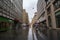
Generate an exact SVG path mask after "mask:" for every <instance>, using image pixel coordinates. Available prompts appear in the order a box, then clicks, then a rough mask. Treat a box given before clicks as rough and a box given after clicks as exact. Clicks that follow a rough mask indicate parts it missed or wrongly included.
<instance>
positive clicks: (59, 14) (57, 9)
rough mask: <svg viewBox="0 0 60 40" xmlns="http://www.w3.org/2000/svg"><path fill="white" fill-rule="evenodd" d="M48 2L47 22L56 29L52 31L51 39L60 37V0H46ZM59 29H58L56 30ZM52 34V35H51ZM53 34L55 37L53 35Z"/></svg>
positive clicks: (57, 39)
mask: <svg viewBox="0 0 60 40" xmlns="http://www.w3.org/2000/svg"><path fill="white" fill-rule="evenodd" d="M45 2H46V23H47V26H48V27H49V28H50V29H55V30H52V32H50V33H49V34H50V36H49V37H50V39H51V40H60V39H59V35H60V34H59V29H60V0H45ZM56 30H58V31H56ZM51 34H52V35H51ZM52 36H53V37H52Z"/></svg>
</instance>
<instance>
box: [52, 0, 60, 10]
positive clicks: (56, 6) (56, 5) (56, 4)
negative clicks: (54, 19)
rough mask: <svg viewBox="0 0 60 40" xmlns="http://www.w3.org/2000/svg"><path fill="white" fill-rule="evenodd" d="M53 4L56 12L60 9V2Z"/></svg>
mask: <svg viewBox="0 0 60 40" xmlns="http://www.w3.org/2000/svg"><path fill="white" fill-rule="evenodd" d="M53 4H54V8H55V10H56V9H58V8H60V0H56V1H55V2H54V3H53Z"/></svg>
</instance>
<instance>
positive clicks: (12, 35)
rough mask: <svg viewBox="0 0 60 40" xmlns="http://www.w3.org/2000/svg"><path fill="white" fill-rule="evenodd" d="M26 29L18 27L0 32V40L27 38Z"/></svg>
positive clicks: (24, 39) (25, 39) (22, 39)
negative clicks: (17, 28)
mask: <svg viewBox="0 0 60 40" xmlns="http://www.w3.org/2000/svg"><path fill="white" fill-rule="evenodd" d="M27 38H28V29H19V30H16V31H14V30H13V31H11V30H9V31H7V32H0V40H27Z"/></svg>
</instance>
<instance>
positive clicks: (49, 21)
mask: <svg viewBox="0 0 60 40" xmlns="http://www.w3.org/2000/svg"><path fill="white" fill-rule="evenodd" d="M48 24H49V27H52V24H51V17H50V16H48Z"/></svg>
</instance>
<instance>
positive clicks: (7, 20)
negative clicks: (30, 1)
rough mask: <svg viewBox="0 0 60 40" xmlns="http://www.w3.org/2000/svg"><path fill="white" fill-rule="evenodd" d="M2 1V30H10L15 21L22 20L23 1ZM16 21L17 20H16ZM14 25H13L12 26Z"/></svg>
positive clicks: (0, 5)
mask: <svg viewBox="0 0 60 40" xmlns="http://www.w3.org/2000/svg"><path fill="white" fill-rule="evenodd" d="M17 1H18V0H0V29H1V30H5V29H6V28H9V27H10V26H11V24H12V23H14V22H15V21H18V20H19V22H20V20H21V18H22V10H23V7H22V0H19V2H17ZM15 2H16V3H15ZM15 19H16V20H15ZM12 25H13V24H12Z"/></svg>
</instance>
